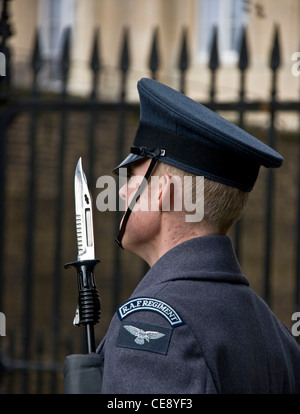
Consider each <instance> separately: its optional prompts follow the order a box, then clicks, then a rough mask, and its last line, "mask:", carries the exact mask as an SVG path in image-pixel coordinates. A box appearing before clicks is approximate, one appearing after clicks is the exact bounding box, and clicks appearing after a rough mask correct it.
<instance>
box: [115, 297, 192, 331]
mask: <svg viewBox="0 0 300 414" xmlns="http://www.w3.org/2000/svg"><path fill="white" fill-rule="evenodd" d="M137 311H153V312H158V313H160V314H161V315H162V316H164V317H165V318H166V319H167V320H168V322H169V323H170V325H171V326H173V327H175V326H179V325H183V323H184V322H183V320H182V319H181V317H180V316H179V315H178V313H177V312H176V311H175V309H174V308H172V307H171V306H170V305H168V304H167V303H165V302H162V301H161V300H158V299H153V298H135V299H131V300H128V301H127V302H125V303H124V304H123V305H122V306H120V307H119V309H118V311H117V313H118V316H119V318H120V320H121V321H122V320H123V319H124V318H126V317H127V316H128V315H130V314H132V313H133V312H137Z"/></svg>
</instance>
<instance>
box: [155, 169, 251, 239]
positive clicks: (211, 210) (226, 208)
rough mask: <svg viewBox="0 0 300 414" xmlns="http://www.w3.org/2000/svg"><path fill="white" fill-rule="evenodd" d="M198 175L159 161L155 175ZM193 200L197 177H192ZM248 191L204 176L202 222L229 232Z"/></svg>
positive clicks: (242, 206)
mask: <svg viewBox="0 0 300 414" xmlns="http://www.w3.org/2000/svg"><path fill="white" fill-rule="evenodd" d="M166 173H167V174H170V176H179V177H180V178H181V179H182V180H183V178H184V177H185V176H190V177H196V175H194V174H191V173H189V172H187V171H184V170H181V169H179V168H176V167H173V166H171V165H168V164H164V163H161V162H159V163H158V164H157V167H156V168H155V170H154V172H153V175H158V176H162V175H163V174H166ZM191 181H192V183H193V184H192V188H191V189H188V190H191V191H192V194H193V202H195V201H196V200H195V193H196V191H195V181H196V180H195V179H194V178H192V180H191ZM248 194H249V193H248V192H246V191H242V190H240V189H238V188H235V187H231V186H229V185H225V184H221V183H219V182H217V181H213V180H210V179H208V178H204V216H203V220H202V222H203V223H205V224H207V225H208V226H209V227H211V228H213V229H214V230H215V231H217V232H221V233H227V232H228V230H229V229H230V227H231V226H232V225H233V224H234V223H235V222H236V221H238V220H239V219H240V217H241V216H242V214H243V210H244V207H245V205H246V203H247V200H248Z"/></svg>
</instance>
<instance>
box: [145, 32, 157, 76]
mask: <svg viewBox="0 0 300 414" xmlns="http://www.w3.org/2000/svg"><path fill="white" fill-rule="evenodd" d="M158 37H159V30H158V28H155V29H154V33H153V37H152V45H151V50H150V57H149V62H148V65H149V69H150V70H151V72H152V74H153V77H154V74H155V72H156V71H157V70H158V69H159V63H160V62H159V60H160V59H159V47H158Z"/></svg>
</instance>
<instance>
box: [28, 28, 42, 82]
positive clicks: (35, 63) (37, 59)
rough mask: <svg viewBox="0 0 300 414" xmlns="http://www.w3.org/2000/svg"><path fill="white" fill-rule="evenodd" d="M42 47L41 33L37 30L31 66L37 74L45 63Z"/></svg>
mask: <svg viewBox="0 0 300 414" xmlns="http://www.w3.org/2000/svg"><path fill="white" fill-rule="evenodd" d="M40 49H41V48H40V34H39V31H36V34H35V40H34V46H33V52H32V58H31V68H32V70H33V72H34V73H35V74H37V73H38V72H39V71H40V69H41V67H42V65H43V60H42V56H41V50H40Z"/></svg>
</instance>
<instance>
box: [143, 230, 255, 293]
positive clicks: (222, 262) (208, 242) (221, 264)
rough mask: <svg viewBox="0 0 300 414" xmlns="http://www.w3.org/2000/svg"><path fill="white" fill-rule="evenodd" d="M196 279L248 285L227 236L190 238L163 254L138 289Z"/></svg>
mask: <svg viewBox="0 0 300 414" xmlns="http://www.w3.org/2000/svg"><path fill="white" fill-rule="evenodd" d="M179 279H181V280H182V279H195V280H207V281H208V280H211V281H220V282H221V281H223V282H229V283H241V284H245V285H249V281H248V279H247V278H246V277H245V276H244V275H243V273H242V270H241V268H240V265H239V263H238V260H237V257H236V254H235V252H234V248H233V245H232V241H231V239H230V238H229V237H228V236H222V235H210V236H204V237H197V238H194V239H190V240H188V241H185V242H183V243H181V244H180V245H178V246H175V247H174V248H172V249H171V250H169V251H168V252H167V253H165V254H164V255H163V256H162V257H161V258H160V259H159V260H158V261H157V262H156V263H155V264H154V265H153V267H152V268H151V269H150V270H149V271H148V272H147V273H146V275H145V276H144V278H143V280H142V281H141V282H140V284H139V287H140V288H145V287H147V286H149V285H153V284H159V283H163V282H167V281H171V280H179Z"/></svg>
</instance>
